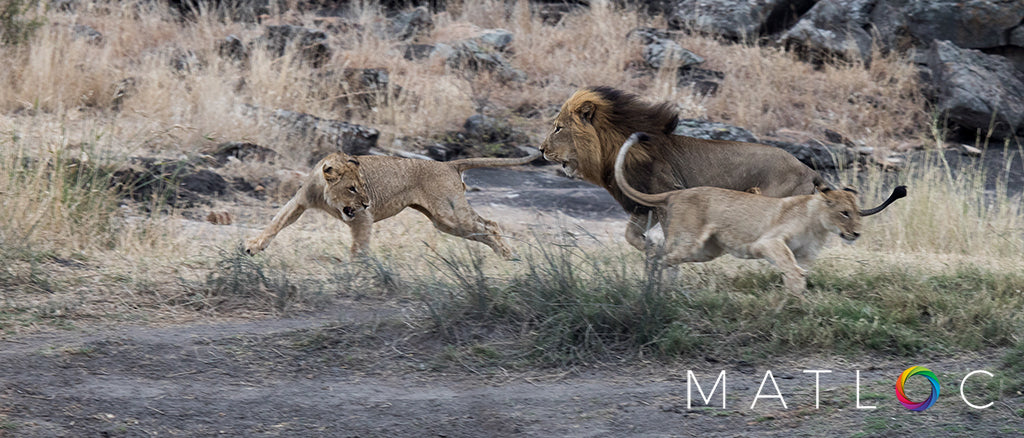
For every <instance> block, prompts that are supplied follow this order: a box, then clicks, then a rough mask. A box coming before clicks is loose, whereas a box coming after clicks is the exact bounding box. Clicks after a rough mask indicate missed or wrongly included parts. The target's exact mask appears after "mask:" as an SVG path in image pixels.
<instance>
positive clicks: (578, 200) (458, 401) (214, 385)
mask: <svg viewBox="0 0 1024 438" xmlns="http://www.w3.org/2000/svg"><path fill="white" fill-rule="evenodd" d="M466 181H467V183H468V184H469V185H471V186H473V187H476V188H478V190H477V191H473V192H471V193H470V201H471V203H473V204H474V206H476V207H477V208H478V209H479V210H480V211H481V212H482V213H484V214H485V215H487V216H489V217H494V218H495V219H497V220H499V221H502V222H514V221H515V220H516V217H517V216H516V215H521V214H523V213H521V212H522V211H524V207H528V208H532V209H534V210H535V212H534V213H531V214H533V215H538V214H539V215H547V217H549V218H550V220H551V221H552V226H555V225H556V224H557V225H565V224H566V223H565V222H566V221H568V222H575V225H579V226H581V227H584V228H588V229H592V230H600V232H602V233H603V232H605V231H608V232H612V230H614V232H615V233H616V234H617V233H619V231H618V229H619V228H620V227H621V221H623V220H624V219H625V218H624V214H623V213H621V212H619V211H618V210H616V208H617V207H616V206H615V205H614V204H613V203H612V201H611V199H610V197H608V196H607V194H606V193H604V192H603V190H600V189H597V188H595V187H591V186H587V185H585V184H582V183H577V182H573V181H569V180H566V179H561V178H558V177H555V176H553V175H550V174H546V173H543V172H537V171H536V170H528V171H510V170H484V169H481V170H477V171H472V172H471V173H469V174H468V175H467V177H466ZM541 192H543V193H546V194H547V195H546V196H538V195H539V194H540V193H541ZM556 210H560V211H563V212H565V213H566V214H568V216H562V215H560V214H557V213H555V211H556ZM485 212H486V213H485ZM537 212H540V213H537ZM616 224H619V225H618V226H616ZM570 225H572V224H570ZM416 307H417V306H416V303H411V302H406V301H403V300H401V299H388V298H384V297H380V298H365V297H363V298H358V299H357V298H354V297H336V299H335V300H334V301H333V303H332V304H331V305H330V306H329V307H328V308H324V309H320V310H319V311H317V312H313V313H307V314H300V315H290V316H288V317H283V318H266V319H259V320H223V319H221V320H211V321H210V322H207V323H196V324H188V325H162V326H153V325H143V326H123V325H121V326H112V325H104V326H82V327H78V328H75V329H71V330H55V331H50V332H42V333H34V334H29V335H22V336H17V337H7V338H0V436H11V437H35V436H43V437H45V436H67V437H83V436H84V437H90V436H264V435H268V436H328V437H349V436H352V437H356V436H359V437H378V436H388V437H404V436H422V437H429V436H437V437H493V436H544V437H547V436H573V437H619V436H751V435H763V436H944V435H948V436H1021V435H1024V418H1022V414H1024V396H1022V395H1020V394H1018V395H1016V396H1012V397H1006V396H999V395H998V394H999V392H1000V391H999V388H998V382H992V381H988V380H986V379H988V378H987V377H986V376H983V375H975V376H974V377H972V380H974V382H971V383H977V384H973V385H972V384H969V385H968V386H967V388H968V390H967V392H966V394H965V395H966V397H967V399H968V401H970V402H972V403H974V404H976V405H984V404H986V403H989V402H993V404H992V405H991V407H988V408H986V409H974V408H971V407H970V406H968V405H967V404H966V403H965V402H964V401H963V400H962V399H961V397H960V393H959V391H958V389H959V386H960V382H961V380H962V379H963V378H964V376H966V375H967V374H968V373H969V372H971V371H973V370H988V371H992V372H995V371H996V370H997V369H998V368H999V364H1000V360H1001V357H1002V355H1003V352H1001V351H989V352H985V353H981V354H976V355H970V356H937V357H925V358H922V357H913V358H902V357H877V356H863V357H857V356H851V355H850V354H843V355H839V354H831V353H829V352H819V353H816V354H814V355H812V356H807V357H803V356H793V355H791V354H787V353H785V352H780V354H779V356H778V357H772V358H757V359H754V358H751V359H750V360H749V361H748V360H730V361H722V360H718V359H716V358H715V356H714V352H707V353H705V354H703V355H701V356H700V357H693V358H678V359H675V360H671V361H668V362H663V361H650V362H648V361H644V360H641V359H637V358H635V357H631V358H628V359H624V360H623V361H622V362H621V363H614V362H613V363H600V364H591V365H585V366H577V367H572V368H547V369H528V370H522V369H520V370H506V369H503V368H501V367H496V366H488V367H480V366H478V365H477V364H474V363H470V362H462V361H460V359H459V356H458V355H457V354H456V355H451V356H450V357H448V358H447V359H445V360H440V359H439V358H441V357H446V356H445V352H446V348H447V347H446V346H445V345H442V344H441V343H439V342H438V341H436V340H435V339H432V338H431V337H430V336H426V335H424V336H421V337H410V336H409V335H408V330H402V328H403V324H406V323H407V322H408V321H410V320H413V319H415V318H420V317H422V316H421V315H417V314H416V311H415V310H411V309H414V308H416ZM912 365H921V366H925V367H928V368H930V369H932V370H934V371H935V372H936V374H938V375H939V379H940V381H941V385H942V390H941V396H940V398H939V400H938V402H937V403H936V404H935V405H934V406H933V407H932V408H930V409H928V410H927V411H924V412H911V411H909V410H907V409H906V408H904V407H903V406H902V405H900V404H899V402H898V401H897V400H896V396H895V394H894V388H893V387H894V384H895V381H896V379H897V377H898V376H899V374H900V373H901V372H902V371H903V370H904V369H906V368H908V367H910V366H912ZM689 370H692V371H693V372H694V374H695V376H696V377H697V379H698V380H697V382H698V383H699V384H700V386H701V388H702V390H703V391H704V393H705V394H707V393H709V392H711V388H712V387H713V386H714V385H715V379H716V377H717V376H718V375H719V373H720V372H721V371H726V375H727V377H726V381H725V383H724V385H725V389H724V390H723V389H722V388H717V390H716V391H717V392H715V393H714V396H713V399H712V401H711V406H705V405H704V402H703V400H702V399H701V396H700V395H699V393H698V392H697V389H696V387H694V388H693V393H692V394H691V397H690V399H691V401H692V408H688V403H687V401H688V386H687V378H688V371H689ZM804 370H831V372H830V373H822V374H820V379H821V380H820V386H819V391H818V393H819V394H820V395H819V396H817V397H816V396H815V393H816V390H815V389H816V385H815V379H814V376H815V375H814V374H810V373H805V372H804ZM857 370H859V371H860V385H859V386H858V385H857V376H856V371H857ZM768 371H771V373H772V377H774V381H775V382H776V383H777V385H778V391H776V390H775V388H774V387H773V383H772V380H768V381H767V382H764V383H763V387H762V386H761V385H762V379H764V378H765V375H766V372H768ZM919 383H920V382H915V384H914V385H911V386H910V387H909V389H908V391H909V392H910V394H908V395H910V397H911V398H912V399H914V400H920V399H923V398H924V397H926V391H927V390H926V389H924V388H926V386H923V385H919ZM723 391H724V392H725V401H726V407H725V408H724V409H723V408H722V407H721V403H722V401H721V400H722V399H721V397H722V393H723ZM858 391H859V400H858ZM759 393H760V395H761V397H760V398H756V399H755V397H756V396H757V395H758V394H759ZM778 394H781V396H782V398H781V399H780V398H779V397H774V398H771V397H766V396H776V395H778ZM816 399H817V400H818V402H819V406H818V407H816V403H815V401H816ZM755 400H756V406H754V407H752V406H751V405H752V404H753V403H754V402H755ZM783 403H785V406H783ZM858 403H859V405H860V406H875V408H874V409H858Z"/></svg>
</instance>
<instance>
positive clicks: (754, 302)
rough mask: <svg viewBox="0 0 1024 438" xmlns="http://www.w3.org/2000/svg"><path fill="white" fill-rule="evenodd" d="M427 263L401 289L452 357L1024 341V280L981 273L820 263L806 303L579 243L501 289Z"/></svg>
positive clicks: (757, 273) (467, 266)
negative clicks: (515, 350) (497, 345)
mask: <svg viewBox="0 0 1024 438" xmlns="http://www.w3.org/2000/svg"><path fill="white" fill-rule="evenodd" d="M433 257H434V258H435V263H434V267H435V268H436V270H435V271H436V275H435V276H433V277H427V278H423V277H421V278H423V279H421V280H417V281H413V282H408V283H407V284H405V286H406V287H409V288H411V289H412V290H414V291H416V293H417V294H418V295H419V296H420V297H421V299H422V300H423V301H424V303H425V304H426V306H427V308H428V309H429V311H430V315H431V320H432V321H433V322H434V328H435V331H436V332H437V333H439V334H441V335H442V337H444V338H445V339H446V340H447V341H448V342H451V343H454V344H460V343H463V342H468V341H472V342H480V337H479V336H477V337H472V336H466V335H465V334H467V333H476V334H479V333H481V332H486V333H490V332H496V331H497V332H502V333H511V334H513V335H514V336H516V337H517V339H518V340H519V348H522V349H525V350H526V351H528V354H529V355H530V356H531V357H534V358H535V359H537V360H540V361H541V362H545V363H551V364H566V363H574V362H586V361H590V360H595V359H600V358H608V357H619V356H622V355H654V356H660V357H673V356H682V355H687V354H691V353H693V352H695V351H703V352H712V351H713V352H714V354H716V355H720V356H724V357H723V358H730V357H754V358H756V357H766V356H771V355H774V354H776V353H777V352H779V351H788V352H801V351H802V352H815V351H836V352H840V353H842V354H850V355H857V354H862V353H864V352H880V353H885V354H895V355H904V356H906V355H914V354H918V353H922V352H927V351H932V352H948V351H963V350H972V351H973V350H981V349H985V348H990V347H1007V346H1013V345H1015V340H1016V339H1020V338H1021V337H1022V336H1024V318H1022V316H1021V315H1020V312H1019V311H1018V309H1020V308H1022V306H1024V294H1022V293H1021V290H1024V274H1021V273H1017V272H996V271H991V270H988V269H986V268H985V267H982V266H962V267H957V268H954V269H951V270H948V271H940V272H935V271H929V270H927V269H925V268H920V267H915V266H913V265H890V264H883V263H879V264H872V263H868V264H862V265H856V266H854V267H852V268H851V267H849V266H848V267H845V268H843V269H829V267H828V266H827V265H828V264H827V263H826V266H825V267H824V268H823V269H818V270H815V271H812V274H811V277H810V283H811V288H810V290H809V291H808V292H807V294H806V299H805V300H803V299H799V298H797V297H794V296H792V295H790V294H789V293H788V292H786V291H785V290H784V289H783V288H782V283H781V278H779V276H778V275H777V274H776V273H775V272H774V271H773V270H770V269H768V268H764V269H758V268H756V267H755V268H753V269H750V270H741V271H740V272H738V273H736V274H731V275H730V276H728V277H726V278H717V279H713V280H712V281H709V280H708V278H705V277H707V275H705V274H703V268H687V269H681V270H680V272H678V273H675V274H672V275H669V273H665V272H660V271H654V272H652V271H651V270H650V269H645V268H643V261H642V259H641V257H640V256H639V255H636V257H633V255H632V254H622V253H617V254H616V253H607V252H601V251H593V250H589V249H585V248H583V247H581V246H579V245H575V244H574V243H573V242H563V243H561V244H556V245H551V244H546V245H545V244H538V245H535V246H533V247H532V249H531V251H529V252H527V253H526V254H525V255H524V260H523V261H522V262H521V263H522V264H523V266H521V267H519V268H518V269H516V270H514V271H510V272H505V273H501V274H497V275H495V274H494V273H493V272H487V271H486V270H485V269H484V266H483V263H482V255H481V254H480V253H479V252H476V253H474V252H473V251H471V250H467V251H465V252H461V253H459V252H457V251H453V252H452V253H449V254H444V255H441V254H435V255H434V256H433ZM755 266H756V265H755ZM715 275H723V274H711V276H715ZM410 278H411V277H410ZM480 327H487V328H488V330H480ZM1015 363H1016V362H1015ZM1021 366H1022V367H1024V365H1021Z"/></svg>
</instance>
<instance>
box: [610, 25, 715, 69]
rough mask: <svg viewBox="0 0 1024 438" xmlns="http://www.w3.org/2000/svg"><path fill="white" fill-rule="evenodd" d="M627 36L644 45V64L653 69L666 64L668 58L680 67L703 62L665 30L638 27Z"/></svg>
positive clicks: (702, 59) (692, 65) (693, 65)
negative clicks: (676, 62)
mask: <svg viewBox="0 0 1024 438" xmlns="http://www.w3.org/2000/svg"><path fill="white" fill-rule="evenodd" d="M628 37H629V38H635V39H639V40H640V42H641V43H642V44H643V45H644V48H643V58H644V64H646V65H647V66H648V67H650V68H653V69H655V70H657V69H660V68H661V67H662V66H664V65H667V64H668V63H669V62H670V60H676V61H678V62H679V67H680V68H689V67H696V66H698V65H700V64H703V63H704V58H701V57H700V56H699V55H697V54H696V53H693V52H691V51H689V50H686V49H685V48H683V46H681V45H679V43H677V42H676V41H675V40H673V39H672V36H671V34H669V33H668V32H666V31H663V30H659V29H652V28H649V27H640V28H636V29H633V30H632V31H630V32H629V36H628Z"/></svg>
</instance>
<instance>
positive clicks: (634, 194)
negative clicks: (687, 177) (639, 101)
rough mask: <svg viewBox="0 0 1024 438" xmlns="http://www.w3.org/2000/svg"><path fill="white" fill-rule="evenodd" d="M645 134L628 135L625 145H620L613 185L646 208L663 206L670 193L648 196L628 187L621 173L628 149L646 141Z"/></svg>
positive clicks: (622, 172)
mask: <svg viewBox="0 0 1024 438" xmlns="http://www.w3.org/2000/svg"><path fill="white" fill-rule="evenodd" d="M647 138H648V137H647V134H644V133H642V132H634V133H633V135H630V136H629V138H628V139H627V140H626V142H625V143H623V144H622V148H620V149H619V156H618V157H615V183H616V184H617V185H618V186H619V190H622V193H625V194H626V196H628V197H629V198H630V199H632V200H634V201H636V202H638V203H640V204H642V205H646V206H648V207H658V206H661V205H664V204H665V201H666V200H667V199H668V195H669V193H671V192H665V193H658V194H653V195H652V194H649V193H644V192H641V191H639V190H637V189H634V188H633V186H631V185H629V182H627V181H626V174H625V172H624V171H623V167H624V163H625V161H626V152H629V148H631V147H633V145H634V144H636V142H638V141H644V140H647Z"/></svg>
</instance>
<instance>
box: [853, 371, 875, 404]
mask: <svg viewBox="0 0 1024 438" xmlns="http://www.w3.org/2000/svg"><path fill="white" fill-rule="evenodd" d="M857 409H875V407H874V406H861V405H860V370H857Z"/></svg>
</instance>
